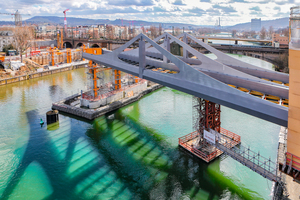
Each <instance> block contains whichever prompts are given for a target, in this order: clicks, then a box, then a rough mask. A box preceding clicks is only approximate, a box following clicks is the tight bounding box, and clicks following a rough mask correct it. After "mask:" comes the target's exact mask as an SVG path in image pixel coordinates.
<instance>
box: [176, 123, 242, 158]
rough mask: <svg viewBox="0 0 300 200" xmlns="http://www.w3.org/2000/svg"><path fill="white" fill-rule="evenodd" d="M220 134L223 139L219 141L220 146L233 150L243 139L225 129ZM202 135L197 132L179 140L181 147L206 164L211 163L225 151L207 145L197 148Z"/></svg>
mask: <svg viewBox="0 0 300 200" xmlns="http://www.w3.org/2000/svg"><path fill="white" fill-rule="evenodd" d="M220 134H221V135H222V137H220V138H221V139H219V141H217V142H218V143H219V144H223V145H226V146H227V147H228V148H232V147H234V146H237V145H238V144H240V143H241V137H240V136H239V135H237V134H235V133H232V132H230V131H228V130H226V129H224V128H221V131H220ZM199 136H200V134H199V133H198V132H197V131H194V132H192V133H189V134H187V135H185V136H183V137H180V138H178V140H179V141H178V142H179V146H181V147H182V148H184V149H186V150H187V151H189V152H190V153H192V154H193V155H195V156H197V157H198V158H201V159H202V160H204V161H205V162H207V163H209V162H211V161H212V160H214V159H215V158H217V157H219V156H220V155H222V154H223V151H221V150H220V149H218V148H216V147H215V146H214V145H211V144H209V143H205V144H204V145H202V146H196V145H195V143H197V141H198V140H199Z"/></svg>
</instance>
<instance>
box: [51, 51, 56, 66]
mask: <svg viewBox="0 0 300 200" xmlns="http://www.w3.org/2000/svg"><path fill="white" fill-rule="evenodd" d="M50 53H51V65H52V66H54V65H55V62H54V49H52V48H51V50H50Z"/></svg>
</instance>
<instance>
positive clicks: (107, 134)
mask: <svg viewBox="0 0 300 200" xmlns="http://www.w3.org/2000/svg"><path fill="white" fill-rule="evenodd" d="M209 56H210V55H209ZM232 56H234V57H237V58H238V59H242V60H245V61H247V62H250V63H252V64H256V65H258V66H261V67H264V68H272V65H271V64H269V63H267V62H265V61H261V60H258V59H255V58H248V57H245V56H238V55H232ZM85 80H86V74H85V71H84V69H77V70H73V71H68V72H63V73H60V74H54V75H50V76H45V77H42V78H37V79H32V80H28V81H23V82H19V83H14V84H9V85H6V86H0V111H1V115H0V166H1V167H0V177H1V179H0V199H30V200H34V199H70V200H73V199H122V200H123V199H125V200H126V199H208V200H212V199H270V194H271V190H272V182H270V181H268V180H267V179H265V178H263V177H261V176H260V175H258V174H256V173H255V172H253V171H251V170H250V169H248V168H247V167H245V166H243V165H241V164H239V163H238V162H236V161H235V160H233V159H231V158H230V157H227V156H221V157H220V158H218V159H216V160H215V161H213V162H212V163H210V164H206V163H205V162H203V161H201V160H199V159H197V158H194V157H192V156H191V155H190V154H189V153H187V152H186V151H184V150H182V149H180V148H178V138H179V137H181V136H183V135H186V134H188V133H190V132H191V131H192V96H190V95H188V94H185V93H183V92H180V91H177V90H174V89H171V88H167V87H164V88H162V89H159V90H157V91H155V92H153V93H151V94H148V95H146V96H144V97H143V98H142V99H141V100H140V101H138V102H135V103H133V104H130V105H128V106H126V107H123V108H121V109H119V110H118V111H116V112H112V113H109V114H107V115H105V116H102V117H99V118H97V119H95V120H94V121H86V120H83V119H79V118H76V117H73V116H70V115H63V114H60V115H59V118H60V121H59V123H58V124H54V125H51V126H48V127H47V125H44V126H42V127H41V126H40V124H39V122H40V119H41V118H42V119H43V120H44V121H46V119H45V118H46V114H45V113H46V112H47V111H49V110H50V108H51V104H52V102H56V101H58V100H61V99H63V98H65V97H67V96H70V95H72V94H74V93H78V92H79V91H80V90H81V89H85V85H86V83H85ZM221 111H222V112H221V125H222V127H224V128H226V129H228V130H230V131H232V132H234V133H236V134H239V135H240V136H241V139H242V143H243V144H244V145H246V146H248V145H249V146H251V148H252V149H253V150H255V151H259V152H260V153H261V155H264V156H265V157H269V156H270V157H271V159H272V160H275V159H276V154H277V142H278V133H279V129H280V127H279V126H278V125H275V124H272V123H270V122H267V121H264V120H261V119H258V118H255V117H252V116H249V115H247V114H243V113H241V112H238V111H235V110H232V109H229V108H226V107H224V106H223V107H222V108H221Z"/></svg>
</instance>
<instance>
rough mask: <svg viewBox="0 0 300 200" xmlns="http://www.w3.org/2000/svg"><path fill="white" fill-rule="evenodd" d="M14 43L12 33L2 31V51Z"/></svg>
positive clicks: (0, 45) (0, 47) (0, 42)
mask: <svg viewBox="0 0 300 200" xmlns="http://www.w3.org/2000/svg"><path fill="white" fill-rule="evenodd" d="M13 43H14V38H13V33H12V31H0V51H3V47H4V46H7V45H9V44H13Z"/></svg>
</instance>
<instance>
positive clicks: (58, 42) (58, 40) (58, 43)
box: [57, 30, 60, 48]
mask: <svg viewBox="0 0 300 200" xmlns="http://www.w3.org/2000/svg"><path fill="white" fill-rule="evenodd" d="M59 47H60V39H59V30H57V48H59Z"/></svg>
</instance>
